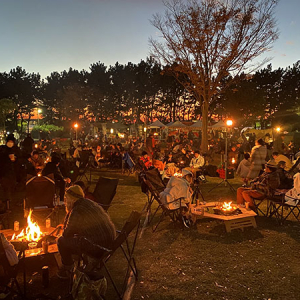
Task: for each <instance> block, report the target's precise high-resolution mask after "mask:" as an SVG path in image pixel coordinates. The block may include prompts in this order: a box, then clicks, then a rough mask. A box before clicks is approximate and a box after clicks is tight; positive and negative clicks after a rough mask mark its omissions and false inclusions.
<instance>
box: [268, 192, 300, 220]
mask: <svg viewBox="0 0 300 300" xmlns="http://www.w3.org/2000/svg"><path fill="white" fill-rule="evenodd" d="M286 192H287V190H276V192H275V193H274V197H273V198H272V199H269V203H270V204H269V217H272V216H274V217H275V218H276V220H277V222H278V223H279V224H280V225H283V223H284V221H285V220H287V218H288V217H289V216H291V215H292V216H294V217H295V219H296V220H297V221H300V218H299V217H300V204H299V203H298V201H297V203H295V205H290V204H288V203H286V201H285V193H286ZM291 199H292V200H298V199H294V198H291Z"/></svg>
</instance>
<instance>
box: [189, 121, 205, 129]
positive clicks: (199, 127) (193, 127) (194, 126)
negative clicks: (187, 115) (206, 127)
mask: <svg viewBox="0 0 300 300" xmlns="http://www.w3.org/2000/svg"><path fill="white" fill-rule="evenodd" d="M190 128H191V129H201V128H202V121H200V120H199V121H197V122H195V123H194V124H193V125H191V126H190Z"/></svg>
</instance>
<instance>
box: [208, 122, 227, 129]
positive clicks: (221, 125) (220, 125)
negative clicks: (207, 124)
mask: <svg viewBox="0 0 300 300" xmlns="http://www.w3.org/2000/svg"><path fill="white" fill-rule="evenodd" d="M226 127H227V126H226V124H225V122H224V121H222V120H221V121H219V122H218V123H216V124H214V125H212V126H211V128H212V129H213V130H221V129H224V128H226Z"/></svg>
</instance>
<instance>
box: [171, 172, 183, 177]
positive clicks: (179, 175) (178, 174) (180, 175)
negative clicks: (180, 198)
mask: <svg viewBox="0 0 300 300" xmlns="http://www.w3.org/2000/svg"><path fill="white" fill-rule="evenodd" d="M173 176H175V177H182V174H181V173H177V172H176V173H174V175H173Z"/></svg>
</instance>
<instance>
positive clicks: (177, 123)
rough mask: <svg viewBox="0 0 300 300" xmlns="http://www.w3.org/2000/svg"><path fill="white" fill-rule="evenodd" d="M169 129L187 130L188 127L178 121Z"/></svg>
mask: <svg viewBox="0 0 300 300" xmlns="http://www.w3.org/2000/svg"><path fill="white" fill-rule="evenodd" d="M168 127H169V128H186V127H188V126H186V125H184V124H183V123H181V122H180V121H176V122H174V123H173V124H171V125H169V126H168Z"/></svg>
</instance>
